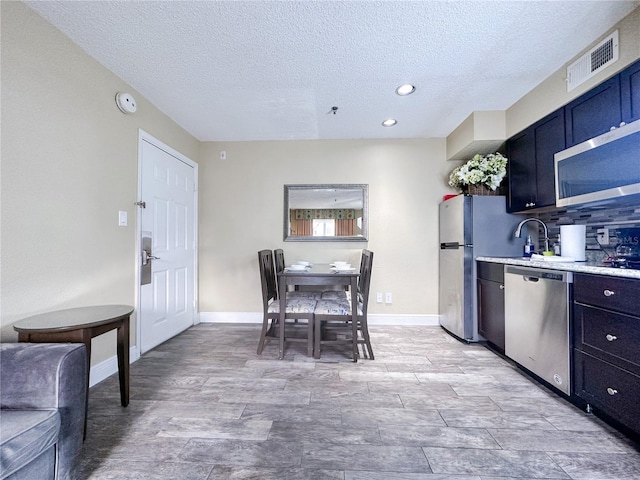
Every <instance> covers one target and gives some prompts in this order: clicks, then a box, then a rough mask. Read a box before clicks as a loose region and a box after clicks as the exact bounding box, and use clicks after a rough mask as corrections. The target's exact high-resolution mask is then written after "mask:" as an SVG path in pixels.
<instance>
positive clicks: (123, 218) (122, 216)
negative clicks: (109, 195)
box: [118, 210, 127, 227]
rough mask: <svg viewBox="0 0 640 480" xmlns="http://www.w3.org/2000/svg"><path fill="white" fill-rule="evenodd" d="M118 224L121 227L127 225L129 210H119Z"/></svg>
mask: <svg viewBox="0 0 640 480" xmlns="http://www.w3.org/2000/svg"><path fill="white" fill-rule="evenodd" d="M118 225H119V226H121V227H126V226H127V212H124V211H122V210H120V211H119V212H118Z"/></svg>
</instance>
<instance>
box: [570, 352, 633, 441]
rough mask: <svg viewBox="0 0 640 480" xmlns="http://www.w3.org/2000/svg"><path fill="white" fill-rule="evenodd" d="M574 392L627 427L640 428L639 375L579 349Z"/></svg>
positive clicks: (576, 357) (576, 358)
mask: <svg viewBox="0 0 640 480" xmlns="http://www.w3.org/2000/svg"><path fill="white" fill-rule="evenodd" d="M575 363H576V365H575V366H576V368H575V378H574V382H575V393H576V395H578V396H579V397H580V398H582V399H584V400H586V401H588V402H589V403H592V404H593V405H594V406H595V407H597V408H599V409H601V410H602V411H603V412H604V413H606V414H607V415H609V416H611V417H613V418H615V419H616V420H618V421H620V422H621V423H623V424H624V425H626V426H627V427H629V428H631V429H632V430H634V431H636V432H638V431H640V402H638V399H639V398H640V377H638V376H636V375H633V374H632V373H630V372H627V371H626V370H622V369H620V368H617V367H615V366H613V365H611V364H609V363H607V362H603V361H602V360H598V359H597V358H594V357H592V356H590V355H588V354H586V353H583V352H581V351H579V350H576V351H575Z"/></svg>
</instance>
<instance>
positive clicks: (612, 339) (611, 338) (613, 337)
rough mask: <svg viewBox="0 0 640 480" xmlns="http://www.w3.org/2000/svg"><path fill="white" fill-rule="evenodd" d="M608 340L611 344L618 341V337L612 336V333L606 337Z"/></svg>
mask: <svg viewBox="0 0 640 480" xmlns="http://www.w3.org/2000/svg"><path fill="white" fill-rule="evenodd" d="M605 338H606V339H607V340H609V341H610V342H613V341H614V340H617V339H618V337H616V336H615V335H611V334H610V333H609V334H607V336H606V337H605Z"/></svg>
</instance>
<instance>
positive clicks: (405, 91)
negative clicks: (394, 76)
mask: <svg viewBox="0 0 640 480" xmlns="http://www.w3.org/2000/svg"><path fill="white" fill-rule="evenodd" d="M415 91H416V87H414V86H413V85H410V84H408V83H407V84H405V85H400V86H399V87H398V88H396V93H397V94H398V95H402V96H404V95H411V94H412V93H413V92H415Z"/></svg>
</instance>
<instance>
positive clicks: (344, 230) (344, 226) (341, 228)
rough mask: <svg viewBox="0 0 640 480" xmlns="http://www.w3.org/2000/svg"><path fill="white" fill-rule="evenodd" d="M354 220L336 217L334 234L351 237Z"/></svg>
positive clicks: (353, 230)
mask: <svg viewBox="0 0 640 480" xmlns="http://www.w3.org/2000/svg"><path fill="white" fill-rule="evenodd" d="M355 223H356V222H355V220H350V219H344V220H337V219H336V236H337V237H351V236H353V235H355Z"/></svg>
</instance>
